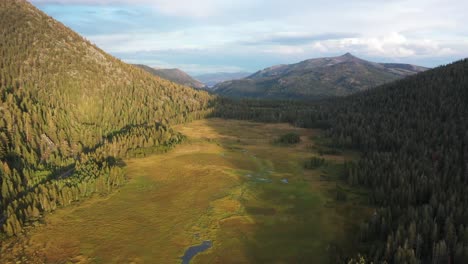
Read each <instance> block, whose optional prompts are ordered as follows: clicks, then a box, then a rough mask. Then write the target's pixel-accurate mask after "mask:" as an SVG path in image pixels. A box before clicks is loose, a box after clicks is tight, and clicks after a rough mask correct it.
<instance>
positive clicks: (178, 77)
mask: <svg viewBox="0 0 468 264" xmlns="http://www.w3.org/2000/svg"><path fill="white" fill-rule="evenodd" d="M135 66H137V67H139V68H141V69H143V70H145V71H147V72H149V73H151V74H153V75H155V76H158V77H160V78H163V79H166V80H169V81H172V82H175V83H178V84H181V85H185V86H189V87H192V88H196V89H203V88H205V84H203V83H201V82H200V81H198V80H196V79H194V78H193V77H192V76H190V75H188V74H187V73H186V72H184V71H182V70H180V69H162V68H152V67H149V66H146V65H142V64H135Z"/></svg>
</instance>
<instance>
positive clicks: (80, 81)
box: [0, 0, 212, 236]
mask: <svg viewBox="0 0 468 264" xmlns="http://www.w3.org/2000/svg"><path fill="white" fill-rule="evenodd" d="M0 17H1V18H2V19H1V20H0V28H1V30H0V54H2V56H0V117H1V118H0V230H2V231H3V232H5V233H6V234H7V235H9V236H11V235H14V234H18V233H19V232H21V230H22V227H23V226H25V225H28V224H29V223H31V222H32V221H33V220H34V219H37V218H38V217H40V216H41V215H42V214H43V213H46V212H50V211H53V210H55V209H56V208H57V207H61V206H66V205H69V204H71V203H72V202H74V201H77V200H80V199H84V198H85V197H89V196H91V195H93V194H106V193H109V192H110V191H111V190H112V189H114V188H116V187H117V186H119V185H121V184H122V183H123V182H124V180H125V175H124V173H123V170H122V169H121V168H120V165H119V164H121V162H119V160H120V159H121V158H124V157H132V156H143V155H146V154H148V153H151V152H155V151H164V150H165V149H167V148H169V147H171V146H172V145H174V144H176V143H177V142H180V141H181V140H182V139H183V137H182V136H181V135H180V134H179V133H177V132H175V131H173V130H172V129H171V124H174V123H180V122H185V121H188V120H192V119H194V118H199V117H202V116H204V115H206V114H207V113H208V112H209V111H210V105H211V101H212V96H210V95H209V94H208V93H206V92H203V91H197V90H194V89H192V88H189V87H185V86H181V85H178V84H175V83H173V82H170V81H166V80H163V79H161V78H158V77H155V76H153V75H151V74H149V73H147V72H146V71H143V70H141V69H139V68H136V67H134V66H132V65H128V64H126V63H123V62H122V61H120V60H118V59H116V58H114V57H112V56H111V55H109V54H107V53H105V52H104V51H102V50H101V49H99V48H98V47H96V46H94V45H93V44H91V43H90V42H89V41H87V40H85V39H84V38H82V37H81V36H79V35H78V34H77V33H75V32H73V31H72V30H70V29H69V28H67V27H65V26H64V25H63V24H61V23H59V22H57V21H56V20H54V19H53V18H51V17H49V16H47V15H46V14H44V13H43V12H42V11H40V10H38V9H37V8H35V7H34V6H33V5H31V4H30V3H29V2H27V1H25V0H2V1H1V3H0ZM0 236H2V235H1V234H0Z"/></svg>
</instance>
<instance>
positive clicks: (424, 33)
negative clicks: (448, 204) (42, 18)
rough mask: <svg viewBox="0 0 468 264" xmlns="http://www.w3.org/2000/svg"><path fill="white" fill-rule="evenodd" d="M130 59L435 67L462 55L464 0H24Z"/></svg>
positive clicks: (244, 65) (198, 70)
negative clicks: (324, 60) (348, 59)
mask: <svg viewBox="0 0 468 264" xmlns="http://www.w3.org/2000/svg"><path fill="white" fill-rule="evenodd" d="M30 1H31V2H32V3H33V4H34V5H36V6H37V7H38V8H39V9H41V10H42V11H44V12H46V13H47V14H48V15H50V16H52V17H54V18H55V19H57V20H59V21H60V22H62V23H64V24H65V25H67V26H68V27H70V28H72V29H73V30H75V31H77V32H78V33H79V34H81V35H83V36H84V37H85V38H87V39H88V40H90V41H91V42H93V43H95V44H96V45H98V46H99V47H100V48H102V49H103V50H105V51H106V52H108V53H110V54H112V55H114V56H116V57H118V58H120V59H122V60H123V61H126V62H128V63H140V64H146V65H149V66H153V67H162V68H180V69H182V70H184V71H186V72H188V73H190V74H192V75H199V74H205V73H214V72H238V71H247V72H255V71H257V70H261V69H263V68H266V67H269V66H272V65H276V64H289V63H295V62H299V61H302V60H306V59H310V58H318V57H328V56H337V55H342V54H344V53H347V52H350V53H352V54H353V55H355V56H358V57H360V58H363V59H367V60H371V61H376V62H399V63H411V64H417V65H421V66H427V67H435V66H438V65H442V64H447V63H450V62H452V61H455V60H458V59H461V58H465V57H468V27H467V26H466V25H468V15H466V10H468V1H465V0H30Z"/></svg>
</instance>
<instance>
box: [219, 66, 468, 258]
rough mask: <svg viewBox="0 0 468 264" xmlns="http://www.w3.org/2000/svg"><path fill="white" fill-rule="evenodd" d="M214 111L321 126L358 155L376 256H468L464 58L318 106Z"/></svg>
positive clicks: (236, 105) (351, 178) (355, 168)
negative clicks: (373, 209)
mask: <svg viewBox="0 0 468 264" xmlns="http://www.w3.org/2000/svg"><path fill="white" fill-rule="evenodd" d="M217 115H218V116H222V117H229V118H241V119H251V120H259V121H267V122H279V121H287V122H291V123H294V124H296V125H298V126H305V127H320V128H324V129H327V132H328V134H329V136H330V137H331V138H332V141H331V142H333V145H334V146H335V147H337V148H342V147H352V148H356V149H358V150H360V151H361V152H362V153H363V155H362V158H361V160H360V161H359V163H357V164H354V165H353V164H350V165H349V166H348V167H349V170H348V173H347V175H346V179H347V181H348V183H349V184H351V185H363V186H366V187H368V189H369V190H370V192H371V193H370V196H369V200H370V202H371V203H372V204H374V205H375V206H376V207H377V208H379V209H378V210H377V211H376V213H375V215H374V216H373V217H372V219H370V221H368V222H367V223H363V225H362V233H361V238H362V242H363V252H366V254H367V258H368V259H369V260H374V261H376V263H381V262H382V261H384V260H385V261H387V263H466V262H467V260H468V196H467V195H466V194H467V193H468V60H462V61H459V62H456V63H453V64H451V65H447V66H444V67H439V68H436V69H434V70H430V71H427V72H424V73H420V74H418V75H416V76H413V77H409V78H406V79H404V80H401V81H397V82H394V83H391V84H388V85H384V86H381V87H379V88H376V89H373V90H370V91H367V92H362V93H359V94H356V95H353V96H349V97H346V98H337V99H333V100H328V101H326V102H323V103H317V104H310V103H299V102H288V101H283V102H273V101H254V100H250V101H242V102H234V101H231V102H230V101H228V100H225V101H224V102H223V104H221V105H220V107H219V109H218V111H217Z"/></svg>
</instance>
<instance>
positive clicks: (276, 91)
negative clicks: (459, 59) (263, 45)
mask: <svg viewBox="0 0 468 264" xmlns="http://www.w3.org/2000/svg"><path fill="white" fill-rule="evenodd" d="M425 70H427V68H425V67H421V66H415V65H410V64H398V63H376V62H370V61H366V60H363V59H360V58H358V57H355V56H354V55H352V54H351V53H346V54H344V55H342V56H338V57H327V58H318V59H310V60H305V61H302V62H299V63H296V64H289V65H284V64H283V65H275V66H272V67H269V68H266V69H263V70H261V71H258V72H256V73H254V74H252V75H250V76H248V77H246V78H244V79H241V80H234V81H227V82H223V83H220V84H217V85H216V86H215V87H214V88H213V90H214V91H215V92H216V93H218V94H221V95H224V96H230V97H256V98H310V97H314V98H320V97H328V96H343V95H349V94H352V93H355V92H358V91H363V90H367V89H370V88H373V87H376V86H379V85H381V84H384V83H388V82H391V81H395V80H398V79H401V78H404V77H406V76H410V75H413V74H416V73H419V72H422V71H425Z"/></svg>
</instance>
